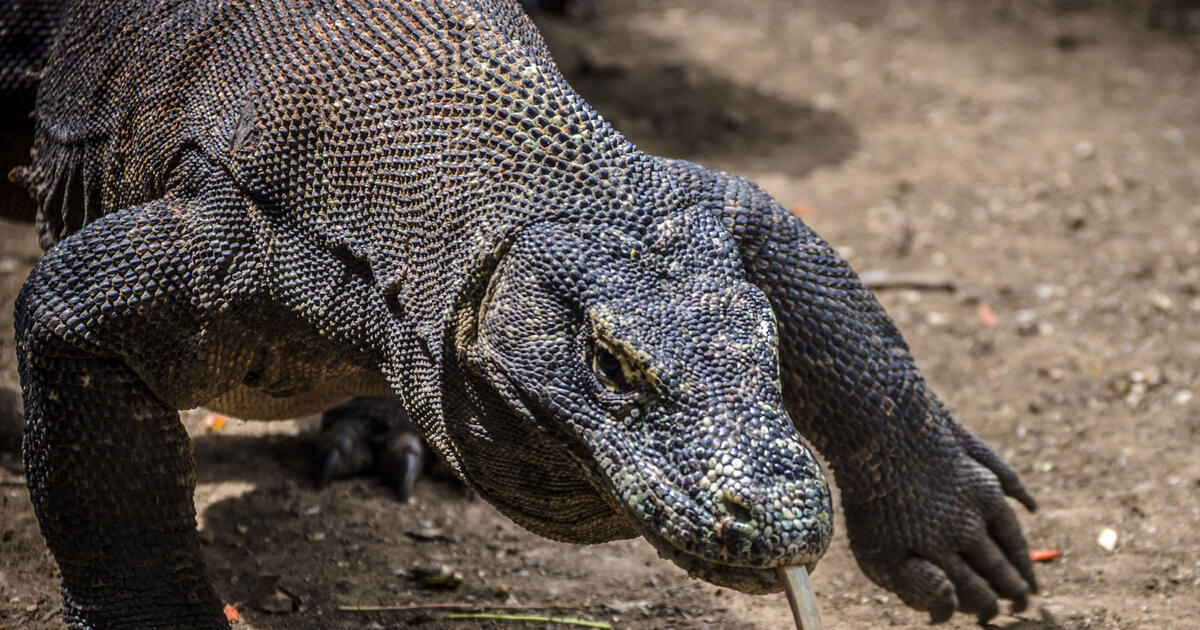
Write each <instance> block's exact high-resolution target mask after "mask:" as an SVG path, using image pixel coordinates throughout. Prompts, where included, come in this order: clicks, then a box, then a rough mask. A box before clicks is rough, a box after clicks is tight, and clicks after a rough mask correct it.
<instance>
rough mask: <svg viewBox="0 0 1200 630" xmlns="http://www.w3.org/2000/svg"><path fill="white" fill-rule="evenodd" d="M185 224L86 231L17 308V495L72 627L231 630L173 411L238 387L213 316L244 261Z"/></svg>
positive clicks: (43, 271) (42, 266) (44, 268)
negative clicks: (20, 440)
mask: <svg viewBox="0 0 1200 630" xmlns="http://www.w3.org/2000/svg"><path fill="white" fill-rule="evenodd" d="M185 213H186V214H188V216H189V217H194V215H193V214H192V209H191V208H189V207H188V204H187V203H186V202H183V201H178V200H160V201H155V202H151V203H149V204H146V205H144V206H140V207H136V208H132V209H128V210H124V211H120V212H117V213H114V214H111V215H108V216H106V217H104V218H102V219H100V220H98V221H95V222H93V223H91V224H89V225H87V226H86V227H84V228H83V229H82V230H80V231H79V232H77V233H75V234H73V235H72V236H71V237H70V238H68V239H66V240H65V241H63V242H62V243H60V244H58V245H57V246H56V247H54V248H53V249H51V250H50V252H49V253H47V255H46V256H45V257H44V258H43V259H42V260H41V261H40V262H39V263H38V265H37V266H36V267H35V268H34V271H33V272H32V273H31V274H30V277H29V279H28V280H27V281H26V283H25V286H24V288H23V289H22V291H21V294H20V296H19V297H18V299H17V305H16V328H17V350H18V358H19V362H20V371H21V380H22V386H23V388H24V392H25V408H26V410H27V429H26V435H25V442H24V458H25V467H26V471H27V477H28V485H29V490H30V494H31V496H32V499H33V505H34V509H35V511H36V512H37V516H38V520H39V522H40V523H41V527H42V532H43V534H44V535H45V537H46V541H47V543H48V545H49V547H50V550H51V551H52V552H53V554H54V556H55V558H56V560H57V561H58V565H59V567H60V568H61V569H62V578H63V595H64V601H65V603H66V607H67V610H66V613H65V618H66V620H67V622H68V624H70V625H71V626H72V627H78V628H114V627H120V628H167V627H170V628H183V627H186V628H227V627H228V625H227V624H226V622H225V620H224V616H223V615H222V613H221V606H220V603H219V600H218V599H217V596H216V594H215V592H214V591H213V589H212V587H211V586H210V585H209V582H208V579H207V577H206V575H205V568H204V566H203V562H202V560H201V555H200V544H199V540H198V538H197V535H196V519H195V508H194V505H193V502H192V493H193V489H194V487H195V482H196V479H195V472H194V463H193V458H192V452H191V443H190V441H189V439H188V436H187V434H186V432H185V431H184V429H183V427H182V425H181V424H180V421H179V416H178V414H177V412H176V409H179V408H187V407H189V406H194V405H196V404H198V403H199V402H202V401H203V399H205V398H206V397H210V396H211V395H212V393H213V392H214V391H216V389H219V388H220V387H221V386H222V384H223V383H224V382H227V381H229V380H231V379H234V378H238V376H237V375H236V374H230V373H227V372H230V370H228V369H227V368H228V366H230V365H236V363H231V362H228V361H223V359H227V358H228V352H225V351H223V350H222V348H224V347H228V348H236V347H237V346H239V345H242V343H243V341H244V340H239V339H230V338H228V336H227V335H224V334H223V331H222V330H221V325H220V322H221V321H222V315H220V314H219V311H221V309H222V306H228V305H229V304H230V301H229V298H230V297H231V295H232V294H233V293H236V291H231V290H230V287H231V286H233V285H237V284H239V283H238V282H231V281H230V279H232V278H235V277H236V276H237V271H236V268H237V267H238V266H239V265H241V264H242V262H247V261H246V259H245V257H244V256H242V252H238V251H237V249H236V248H237V246H236V245H234V246H232V247H230V245H229V244H228V243H227V244H226V246H225V248H224V250H223V251H218V250H216V249H215V248H205V247H204V246H203V244H202V241H203V238H202V237H199V236H197V232H203V229H200V230H196V229H195V226H193V225H189V224H187V223H186V221H187V219H185V218H184V215H185ZM239 261H241V262H239ZM251 266H252V265H251ZM244 279H245V278H244V277H243V278H240V280H244ZM222 280H224V281H222ZM226 310H228V309H226ZM230 352H236V350H230ZM222 366H224V367H222Z"/></svg>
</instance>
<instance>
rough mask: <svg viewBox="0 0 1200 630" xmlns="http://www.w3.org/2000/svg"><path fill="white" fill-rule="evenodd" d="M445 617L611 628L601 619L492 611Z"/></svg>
mask: <svg viewBox="0 0 1200 630" xmlns="http://www.w3.org/2000/svg"><path fill="white" fill-rule="evenodd" d="M446 618H447V619H487V620H496V621H534V622H539V623H557V624H562V625H564V626H581V627H584V628H603V629H604V630H612V624H610V623H605V622H603V621H588V620H587V619H575V618H574V617H541V616H538V615H497V614H494V613H455V614H452V615H446Z"/></svg>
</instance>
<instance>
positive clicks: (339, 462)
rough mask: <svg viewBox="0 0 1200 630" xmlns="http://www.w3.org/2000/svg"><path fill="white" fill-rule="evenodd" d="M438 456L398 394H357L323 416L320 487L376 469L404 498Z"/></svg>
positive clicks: (317, 479) (384, 480)
mask: <svg viewBox="0 0 1200 630" xmlns="http://www.w3.org/2000/svg"><path fill="white" fill-rule="evenodd" d="M433 459H434V458H433V457H432V456H431V455H430V454H429V449H428V447H426V446H425V443H424V442H423V441H422V440H421V435H420V433H418V432H417V429H416V428H415V427H413V425H412V423H411V422H410V421H409V419H408V413H406V412H405V410H404V405H403V404H401V402H400V399H398V398H396V397H393V396H363V397H360V398H355V399H353V400H351V401H349V402H345V403H342V404H340V405H338V406H337V407H334V408H332V409H329V410H328V411H326V412H325V413H324V414H322V416H321V434H320V436H319V437H318V438H317V466H316V472H315V477H316V483H317V487H322V488H323V487H325V486H327V485H329V482H330V481H332V480H333V479H335V478H338V479H340V478H344V477H350V476H353V475H357V474H361V473H364V472H367V471H374V472H375V473H377V474H378V475H379V477H380V479H381V480H382V481H383V483H384V484H386V485H388V486H389V487H391V488H394V489H395V490H396V494H397V495H398V497H399V498H400V501H401V502H405V501H408V497H409V495H410V494H412V489H413V484H415V483H416V480H417V477H418V476H419V475H420V474H421V472H422V471H423V470H424V469H425V467H426V465H430V464H432V462H431V461H430V460H433Z"/></svg>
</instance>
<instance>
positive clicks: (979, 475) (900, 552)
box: [844, 421, 1038, 623]
mask: <svg viewBox="0 0 1200 630" xmlns="http://www.w3.org/2000/svg"><path fill="white" fill-rule="evenodd" d="M937 443H938V444H939V446H940V447H941V448H940V449H938V451H939V452H935V453H929V454H927V455H928V459H926V460H925V461H923V462H921V470H919V471H916V472H915V473H914V474H913V475H912V476H911V477H910V478H909V479H908V480H906V482H905V483H904V484H903V485H902V486H901V487H900V488H899V489H898V491H895V492H890V493H887V494H884V495H882V496H869V495H871V492H870V491H869V490H867V491H866V492H863V491H862V490H860V489H858V488H855V489H854V490H851V491H849V492H847V493H846V494H845V495H844V496H845V497H846V499H845V503H846V518H847V529H848V530H849V533H850V540H851V546H852V547H853V549H854V553H855V556H856V557H857V558H858V562H859V566H861V567H862V569H863V572H864V573H866V574H867V577H869V578H870V579H871V581H873V582H875V583H876V584H878V585H880V586H882V587H884V588H886V589H888V590H890V591H892V592H894V593H896V594H897V595H899V596H900V599H902V600H903V601H904V602H905V603H906V604H908V605H909V606H911V607H913V608H916V609H919V610H925V611H928V612H929V615H930V620H931V621H932V622H933V623H941V622H944V621H946V620H948V619H950V617H951V616H953V615H954V612H955V611H956V610H957V611H962V612H965V613H968V614H973V615H976V616H977V617H978V619H979V622H980V623H986V622H987V621H989V620H990V619H992V618H993V617H995V616H996V615H997V614H999V612H1000V607H999V600H1000V599H1008V600H1011V601H1012V611H1013V612H1020V611H1022V610H1025V608H1026V606H1027V605H1028V603H1029V594H1030V593H1036V592H1037V588H1038V587H1037V580H1036V578H1035V577H1034V574H1033V563H1032V562H1031V560H1030V558H1029V550H1028V547H1027V546H1026V543H1025V537H1024V535H1023V534H1022V532H1021V526H1020V523H1018V522H1017V518H1016V514H1015V513H1014V512H1013V510H1012V508H1011V507H1010V506H1009V505H1008V502H1007V501H1005V495H1007V496H1009V497H1012V498H1014V499H1016V500H1017V501H1018V502H1020V503H1021V504H1022V505H1024V506H1025V507H1026V509H1028V510H1030V511H1032V510H1034V509H1035V507H1036V505H1035V503H1034V500H1033V498H1032V497H1031V496H1030V495H1029V493H1028V492H1026V491H1025V488H1024V487H1022V486H1021V482H1020V481H1019V480H1018V479H1017V474H1016V472H1014V471H1013V469H1012V468H1011V467H1009V466H1008V464H1006V463H1005V462H1004V461H1003V460H1002V459H1000V456H999V455H997V454H996V453H995V452H994V451H992V450H991V449H990V448H988V447H987V446H986V445H985V444H984V443H983V442H981V441H980V440H979V439H978V438H976V437H975V436H973V435H971V434H970V433H968V432H967V431H966V430H965V429H963V428H962V427H961V426H959V425H957V424H956V423H953V422H952V421H951V422H950V423H949V426H947V427H945V430H944V434H943V435H942V436H940V438H939V439H938V440H937ZM856 494H857V495H858V496H855V495H856Z"/></svg>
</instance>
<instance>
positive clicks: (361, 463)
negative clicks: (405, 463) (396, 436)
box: [313, 407, 375, 488]
mask: <svg viewBox="0 0 1200 630" xmlns="http://www.w3.org/2000/svg"><path fill="white" fill-rule="evenodd" d="M338 409H340V408H339V407H335V408H334V409H333V410H330V411H329V412H326V414H325V417H324V419H323V421H322V423H321V435H320V437H318V438H317V462H318V464H317V468H316V471H315V473H314V475H313V477H314V481H315V482H316V485H317V487H318V488H324V487H325V486H328V485H329V483H330V482H331V481H333V480H334V479H342V478H345V477H351V476H354V475H356V474H359V473H361V472H363V471H365V470H368V469H369V468H371V466H372V463H373V462H374V459H375V457H374V454H373V453H372V452H371V419H370V418H367V417H362V416H355V415H353V414H347V413H341V412H338V413H335V412H334V411H335V410H338Z"/></svg>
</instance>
